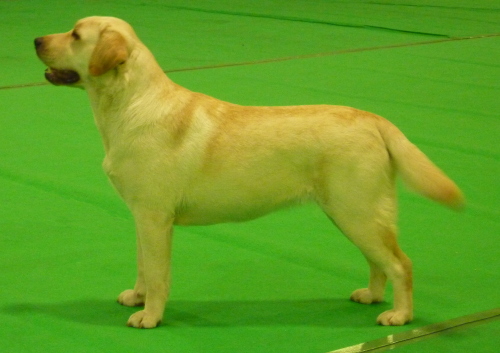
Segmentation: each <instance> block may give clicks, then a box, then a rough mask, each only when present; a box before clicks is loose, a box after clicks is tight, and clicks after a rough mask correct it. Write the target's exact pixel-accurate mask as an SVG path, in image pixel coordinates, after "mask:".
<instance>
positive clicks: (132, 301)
mask: <svg viewBox="0 0 500 353" xmlns="http://www.w3.org/2000/svg"><path fill="white" fill-rule="evenodd" d="M145 298H146V297H145V295H144V294H140V293H139V292H137V291H136V290H133V289H127V290H125V291H123V292H122V293H121V294H120V295H119V296H118V303H120V304H121V305H125V306H142V305H144V301H145Z"/></svg>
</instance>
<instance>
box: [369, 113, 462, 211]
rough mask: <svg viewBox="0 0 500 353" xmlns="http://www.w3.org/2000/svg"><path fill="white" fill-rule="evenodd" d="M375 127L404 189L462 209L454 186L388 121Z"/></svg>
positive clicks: (458, 190)
mask: <svg viewBox="0 0 500 353" xmlns="http://www.w3.org/2000/svg"><path fill="white" fill-rule="evenodd" d="M377 125H378V129H379V131H380V134H381V135H382V138H383V139H384V142H385V145H386V147H387V150H388V151H389V154H390V156H391V158H392V160H393V163H394V165H395V167H396V171H397V172H398V174H399V175H400V176H401V178H402V179H403V181H404V183H405V184H406V185H407V186H408V187H410V188H411V189H412V190H414V191H416V192H418V193H419V194H421V195H423V196H425V197H428V198H429V199H431V200H434V201H437V202H439V203H441V204H443V205H445V206H448V207H450V208H453V209H461V208H463V206H464V204H465V201H464V196H463V194H462V192H461V191H460V189H459V188H458V186H457V185H456V184H455V183H454V182H453V181H452V180H451V179H450V178H448V177H447V176H446V175H445V174H444V173H443V172H442V171H441V170H440V169H439V168H438V167H437V166H436V165H435V164H434V163H432V162H431V160H430V159H429V158H428V157H427V156H426V155H425V154H424V153H423V152H422V151H420V150H419V149H418V148H417V146H415V145H414V144H412V143H411V142H410V141H409V140H408V139H407V138H406V137H405V136H404V135H403V133H402V132H401V131H400V130H399V129H398V128H397V127H396V126H394V125H393V124H392V123H390V122H389V121H387V120H385V119H380V120H378V122H377Z"/></svg>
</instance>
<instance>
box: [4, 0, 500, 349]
mask: <svg viewBox="0 0 500 353" xmlns="http://www.w3.org/2000/svg"><path fill="white" fill-rule="evenodd" d="M89 15H112V16H116V17H121V18H123V19H125V20H127V21H129V22H130V23H131V24H132V25H133V26H134V28H135V29H136V32H137V33H138V35H139V36H140V37H141V39H142V40H143V41H144V42H145V43H146V44H147V45H148V46H149V48H150V49H151V50H152V51H153V53H154V54H155V55H156V57H157V59H158V61H159V62H160V64H161V66H162V67H163V68H164V69H165V70H166V71H171V73H170V74H169V76H170V77H171V78H172V79H173V80H174V81H175V82H177V83H179V84H181V85H184V86H186V87H188V88H190V89H192V90H194V91H199V92H203V93H206V94H209V95H213V96H215V97H217V98H220V99H224V100H228V101H232V102H234V103H239V104H249V105H292V104H316V103H327V104H341V105H350V106H354V107H357V108H360V109H365V110H369V111H372V112H375V113H377V114H380V115H383V116H385V117H386V118H388V119H389V120H391V121H392V122H394V123H395V124H396V125H397V126H398V127H400V129H401V130H402V131H403V132H404V133H405V134H406V135H407V136H408V137H409V138H410V139H411V140H412V141H413V142H415V143H416V144H417V145H418V146H419V147H420V148H421V149H422V150H423V151H424V152H425V153H427V154H428V155H429V156H430V157H431V158H432V159H433V160H434V161H435V162H436V164H438V165H439V166H440V167H442V169H444V170H445V171H446V172H447V174H448V175H450V176H451V177H452V178H453V179H454V180H455V181H456V182H457V183H458V184H459V185H460V186H461V188H462V189H463V191H464V192H465V195H466V197H467V208H466V210H465V211H464V212H462V213H454V212H452V211H449V210H447V209H444V208H442V207H440V206H438V205H436V204H433V203H432V202H430V201H428V200H425V199H423V198H421V197H419V196H416V195H413V194H412V193H410V192H408V191H407V190H405V189H404V188H401V190H400V210H401V212H400V229H401V237H400V242H401V245H402V247H403V249H404V250H405V251H406V252H407V254H408V255H409V256H410V257H411V258H412V260H413V263H414V272H415V321H414V322H413V323H411V324H410V325H407V326H404V327H380V326H377V325H376V324H375V319H376V317H377V315H378V314H379V313H380V312H381V311H383V310H386V309H387V308H390V307H391V301H392V299H391V296H390V293H388V295H387V296H386V298H387V300H388V301H387V302H386V303H382V304H379V305H374V306H361V305H359V304H355V303H352V302H350V301H349V300H348V297H349V295H350V293H351V291H352V290H354V289H356V288H359V287H362V286H365V285H366V281H367V277H368V270H367V266H366V264H365V262H364V259H363V257H362V256H361V255H360V254H359V252H358V250H357V249H356V248H354V246H352V245H351V244H350V243H349V242H348V241H347V240H346V239H345V238H344V237H343V236H342V235H341V234H340V232H339V231H338V230H336V229H335V228H333V227H332V226H331V223H330V222H329V221H328V220H327V219H326V217H325V216H324V215H323V214H322V213H321V212H320V211H319V210H318V209H317V208H316V207H314V206H304V207H299V208H294V209H290V210H284V211H280V212H277V213H274V214H272V215H269V216H266V217H264V218H261V219H259V220H255V221H252V222H247V223H242V224H221V225H215V226H210V227H178V228H176V230H175V240H174V259H173V266H174V267H173V288H172V294H171V300H170V302H169V304H168V307H167V311H166V315H165V322H164V324H163V325H162V326H161V327H160V328H158V329H155V330H134V329H130V328H127V327H126V326H125V322H126V320H127V318H128V316H129V315H130V314H131V313H133V312H134V311H135V310H136V309H131V308H125V307H122V306H120V305H118V304H116V303H115V299H116V297H117V295H118V294H119V293H120V292H121V291H122V290H123V289H126V288H129V287H130V286H132V285H133V282H134V280H135V278H134V276H135V235H134V226H133V221H132V219H131V217H130V215H129V213H128V211H127V209H126V207H125V205H124V204H123V203H122V201H121V200H120V199H119V198H118V196H116V194H115V192H114V191H113V189H112V187H111V186H110V185H109V183H108V181H107V180H106V177H105V176H104V173H103V172H102V170H101V161H102V158H103V150H102V145H101V141H100V137H99V135H98V133H97V130H96V128H95V127H94V123H93V119H92V113H91V110H90V107H89V103H88V99H87V96H86V94H85V92H83V91H81V90H76V89H69V88H63V87H61V88H59V87H53V86H50V85H46V84H41V83H42V82H43V81H44V79H43V71H44V66H43V64H42V63H40V62H39V60H38V59H37V58H36V55H35V52H34V48H33V39H34V38H35V37H37V36H41V35H45V34H49V33H55V32H62V31H67V30H69V29H70V28H71V27H72V25H73V24H74V22H75V21H76V20H77V19H79V18H82V17H85V16H89ZM499 24H500V3H498V2H493V1H486V0H479V1H475V2H474V3H473V4H471V2H470V1H465V0H453V1H452V0H434V1H430V0H400V1H385V0H381V1H377V2H376V3H375V2H372V1H368V0H366V1H357V2H352V1H327V0H322V1H307V0H294V1H285V0H276V1H249V0H232V1H229V0H212V1H194V0H193V1H180V0H173V1H153V0H143V1H132V0H126V1H99V2H98V1H81V2H63V1H56V0H46V1H43V2H41V1H40V2H33V1H2V2H0V34H1V38H2V40H1V43H2V45H0V283H1V287H0V293H1V301H0V322H2V325H0V351H2V352H37V353H38V352H139V351H149V352H173V353H188V352H189V353H192V352H207V353H210V352H217V353H229V352H249V353H250V352H251V353H253V352H258V353H268V352H269V353H270V352H273V353H274V352H293V353H295V352H297V353H302V352H303V353H306V352H307V353H311V352H318V353H326V352H329V351H333V350H336V349H340V348H343V347H346V346H352V345H355V344H359V343H363V342H367V341H371V340H374V339H378V338H381V337H385V336H389V335H391V334H394V333H399V332H405V331H408V330H412V329H417V328H419V327H422V326H425V325H429V324H432V323H438V322H442V321H445V320H449V319H452V318H456V317H460V316H464V315H469V314H473V313H476V312H480V311H485V310H490V309H493V308H496V307H498V306H499V304H500V291H499V288H500V287H499V284H498V283H500V281H499V279H500V278H499V275H498V268H499V259H500V251H499V246H498V236H499V235H500V209H499V200H500V186H499V185H500V184H499V175H500V148H499V147H498V138H499V136H500V117H499V110H500V105H499V99H498V97H499V96H500V66H499V64H498V58H499V57H500V29H499V28H500V27H499ZM267 61H272V62H267ZM192 68H198V69H196V70H189V69H192ZM497 337H498V321H496V322H494V323H492V324H485V325H482V326H477V327H475V328H474V329H471V330H465V331H462V332H461V333H460V334H458V335H456V334H455V335H450V336H446V337H440V338H439V339H429V340H426V341H423V342H419V343H418V344H415V345H407V346H404V347H401V348H397V349H396V351H398V350H400V351H401V352H410V351H411V352H414V351H415V352H416V351H420V352H424V351H425V352H431V351H433V352H434V351H435V352H471V351H477V352H494V351H495V349H496V348H497V347H496V346H497V343H498V338H497ZM474 349H475V350H474Z"/></svg>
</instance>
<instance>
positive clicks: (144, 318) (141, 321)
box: [127, 310, 162, 328]
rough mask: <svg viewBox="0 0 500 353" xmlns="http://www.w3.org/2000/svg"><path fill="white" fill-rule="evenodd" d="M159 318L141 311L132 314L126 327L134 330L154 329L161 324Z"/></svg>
mask: <svg viewBox="0 0 500 353" xmlns="http://www.w3.org/2000/svg"><path fill="white" fill-rule="evenodd" d="M161 319H162V318H161V317H159V316H157V315H153V314H151V313H148V312H147V311H146V310H141V311H138V312H136V313H135V314H132V315H131V316H130V318H129V319H128V321H127V326H129V327H135V328H155V327H157V326H158V325H159V324H160V322H161Z"/></svg>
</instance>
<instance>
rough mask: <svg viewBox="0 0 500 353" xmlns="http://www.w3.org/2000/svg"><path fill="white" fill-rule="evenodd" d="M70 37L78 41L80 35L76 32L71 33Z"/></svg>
mask: <svg viewBox="0 0 500 353" xmlns="http://www.w3.org/2000/svg"><path fill="white" fill-rule="evenodd" d="M71 36H72V37H73V38H74V39H75V40H80V35H79V34H78V33H77V32H76V31H73V32H71Z"/></svg>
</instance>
